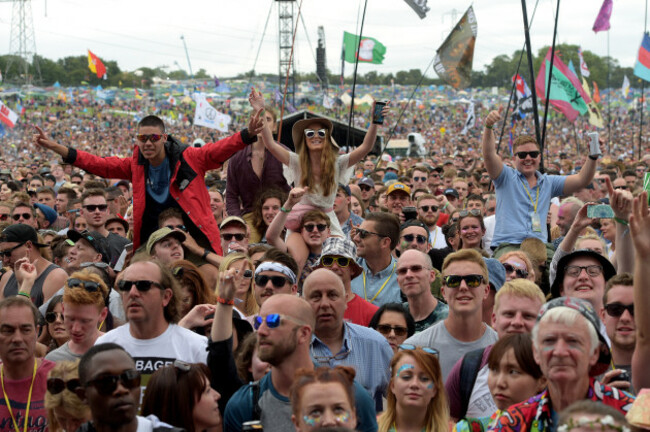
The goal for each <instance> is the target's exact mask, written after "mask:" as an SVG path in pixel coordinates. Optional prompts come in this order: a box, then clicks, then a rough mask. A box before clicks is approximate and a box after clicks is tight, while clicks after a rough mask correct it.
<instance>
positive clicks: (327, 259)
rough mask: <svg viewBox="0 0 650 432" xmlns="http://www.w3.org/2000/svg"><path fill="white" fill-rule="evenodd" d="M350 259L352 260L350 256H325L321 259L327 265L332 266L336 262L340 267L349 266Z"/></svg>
mask: <svg viewBox="0 0 650 432" xmlns="http://www.w3.org/2000/svg"><path fill="white" fill-rule="evenodd" d="M350 261H352V260H351V259H350V258H347V257H342V256H324V257H323V258H321V260H320V262H321V264H323V265H324V266H325V267H332V265H333V264H334V263H335V262H336V264H337V265H338V266H339V267H347V266H349V265H350Z"/></svg>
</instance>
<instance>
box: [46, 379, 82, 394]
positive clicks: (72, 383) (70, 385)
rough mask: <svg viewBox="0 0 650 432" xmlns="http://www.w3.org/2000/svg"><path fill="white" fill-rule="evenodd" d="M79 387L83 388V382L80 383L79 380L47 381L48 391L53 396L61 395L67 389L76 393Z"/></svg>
mask: <svg viewBox="0 0 650 432" xmlns="http://www.w3.org/2000/svg"><path fill="white" fill-rule="evenodd" d="M79 387H81V381H79V378H73V379H71V380H69V381H63V380H62V379H61V378H48V379H47V391H48V392H50V394H53V395H56V394H59V393H61V392H62V391H63V390H65V389H68V391H70V392H72V393H74V392H75V390H77V389H78V388H79Z"/></svg>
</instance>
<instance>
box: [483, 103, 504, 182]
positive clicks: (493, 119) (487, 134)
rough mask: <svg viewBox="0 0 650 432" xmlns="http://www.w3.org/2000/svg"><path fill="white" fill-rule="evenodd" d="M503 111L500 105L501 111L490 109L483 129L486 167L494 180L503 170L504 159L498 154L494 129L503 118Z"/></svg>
mask: <svg viewBox="0 0 650 432" xmlns="http://www.w3.org/2000/svg"><path fill="white" fill-rule="evenodd" d="M502 112H503V107H499V111H490V114H488V116H487V117H486V118H485V128H484V129H483V139H482V146H483V160H484V161H485V169H486V170H487V172H488V174H490V178H492V179H493V180H494V179H495V178H497V177H499V175H500V174H501V171H503V161H502V160H501V158H500V157H499V155H498V154H497V148H496V142H495V139H494V131H493V130H492V128H493V127H494V124H495V123H497V122H498V121H500V120H501V113H502Z"/></svg>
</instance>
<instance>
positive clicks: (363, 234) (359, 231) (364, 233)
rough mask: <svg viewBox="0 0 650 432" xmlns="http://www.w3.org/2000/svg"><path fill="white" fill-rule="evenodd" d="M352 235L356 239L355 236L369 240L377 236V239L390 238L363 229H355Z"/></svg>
mask: <svg viewBox="0 0 650 432" xmlns="http://www.w3.org/2000/svg"><path fill="white" fill-rule="evenodd" d="M350 235H351V236H352V237H354V236H359V238H361V239H365V238H367V237H368V236H371V235H376V236H377V237H388V236H386V235H384V234H379V233H376V232H372V231H368V230H364V229H361V228H354V229H353V230H352V231H351V232H350Z"/></svg>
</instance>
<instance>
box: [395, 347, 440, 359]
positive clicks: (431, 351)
mask: <svg viewBox="0 0 650 432" xmlns="http://www.w3.org/2000/svg"><path fill="white" fill-rule="evenodd" d="M418 348H419V349H421V350H422V351H424V352H425V353H427V354H431V355H433V356H436V357H438V356H439V355H440V352H439V351H438V350H437V349H435V348H429V347H417V346H415V345H411V344H402V345H400V346H399V350H400V351H415V350H416V349H418Z"/></svg>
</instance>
